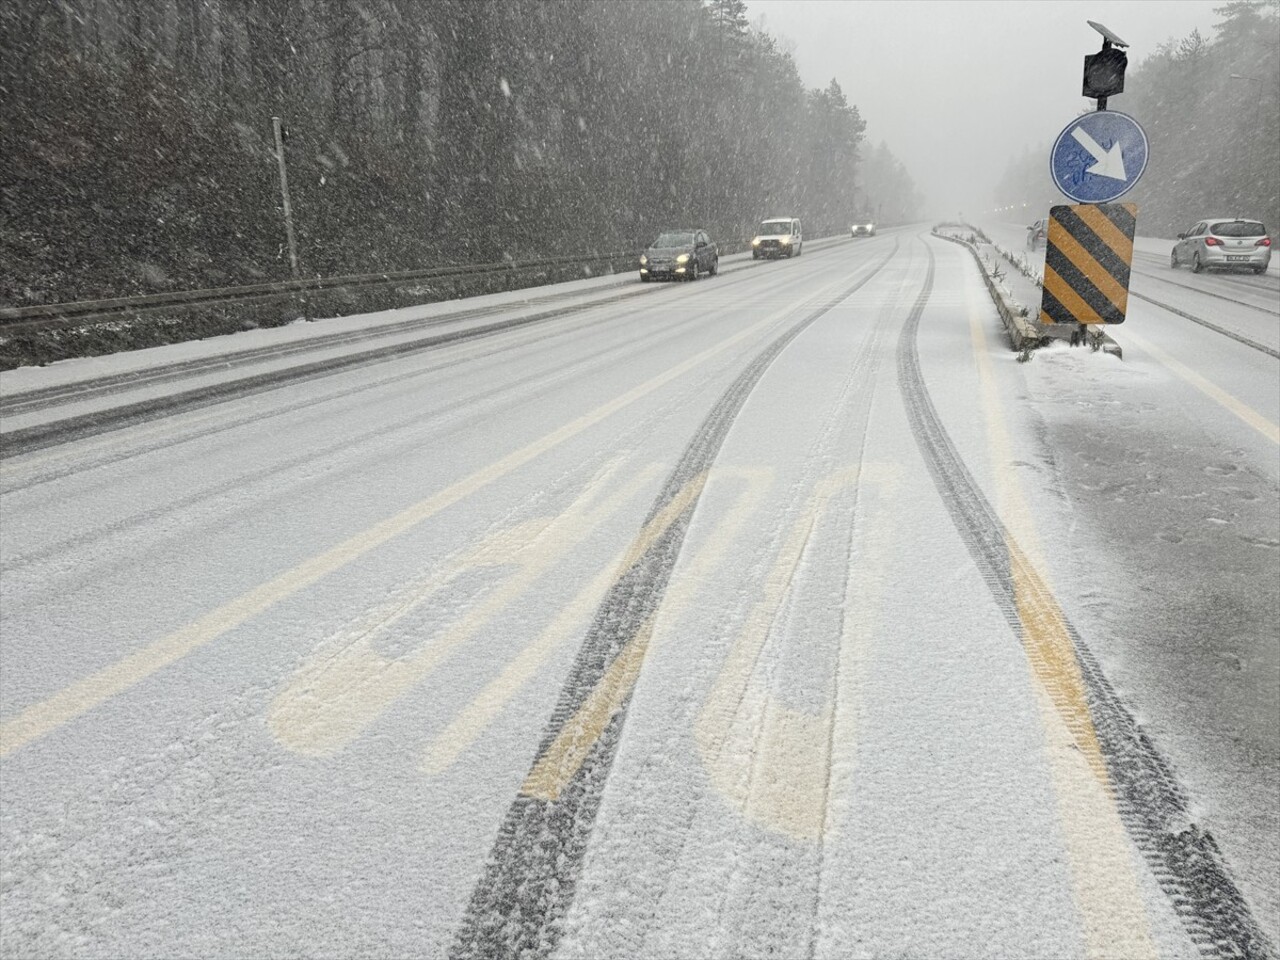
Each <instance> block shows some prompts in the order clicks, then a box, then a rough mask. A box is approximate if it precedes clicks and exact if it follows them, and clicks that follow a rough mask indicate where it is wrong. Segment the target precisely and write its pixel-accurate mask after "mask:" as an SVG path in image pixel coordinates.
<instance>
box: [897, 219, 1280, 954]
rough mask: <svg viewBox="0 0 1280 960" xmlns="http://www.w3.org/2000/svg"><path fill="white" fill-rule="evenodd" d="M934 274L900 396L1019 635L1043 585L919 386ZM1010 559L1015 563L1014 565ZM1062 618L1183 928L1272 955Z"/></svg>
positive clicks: (916, 315) (1105, 740)
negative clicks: (1021, 585) (1027, 595)
mask: <svg viewBox="0 0 1280 960" xmlns="http://www.w3.org/2000/svg"><path fill="white" fill-rule="evenodd" d="M926 246H927V244H926ZM933 273H934V255H933V250H932V248H930V249H929V272H928V275H927V276H926V278H925V283H924V287H923V288H922V289H921V291H920V295H919V297H917V299H916V302H915V304H914V306H913V307H912V309H911V313H910V314H909V315H908V317H907V322H906V323H905V324H904V326H903V328H902V333H901V335H900V336H899V339H898V351H897V352H898V380H899V385H900V388H901V391H902V397H903V402H904V404H905V406H906V409H907V418H908V420H909V421H910V424H911V431H912V433H913V434H914V436H915V438H916V443H917V445H918V446H919V448H920V452H921V454H922V455H923V457H924V461H925V464H926V466H927V467H928V470H929V473H930V475H931V476H932V478H933V481H934V485H935V486H936V487H937V490H938V493H939V495H940V497H941V499H942V501H943V504H944V505H945V506H946V509H947V512H948V514H949V515H950V516H951V519H952V522H953V523H954V524H955V526H956V529H957V531H958V532H959V533H960V537H961V539H962V540H963V541H964V543H965V546H966V547H967V548H968V550H969V553H970V555H971V556H972V557H973V559H974V561H975V563H976V564H977V566H978V569H979V572H980V573H981V576H982V578H983V580H984V581H985V582H986V584H987V586H988V587H989V588H990V590H991V594H992V597H993V598H994V599H995V601H996V604H997V606H998V607H999V609H1000V611H1001V612H1002V614H1003V615H1004V617H1005V620H1006V621H1007V622H1008V623H1009V625H1010V627H1011V628H1012V629H1013V630H1014V631H1015V633H1018V634H1021V632H1022V630H1023V626H1022V622H1021V618H1020V617H1019V613H1018V601H1017V593H1016V583H1017V582H1018V580H1021V581H1022V582H1025V583H1030V584H1031V585H1032V586H1033V587H1037V588H1040V589H1047V588H1046V587H1044V585H1043V584H1042V583H1041V582H1040V580H1039V577H1038V575H1036V574H1035V572H1034V570H1033V569H1031V568H1030V566H1029V564H1027V561H1026V559H1025V557H1023V556H1022V555H1021V551H1019V550H1018V549H1017V547H1016V545H1015V544H1014V541H1013V538H1012V537H1011V535H1010V533H1009V531H1008V530H1006V529H1005V527H1004V524H1003V523H1002V522H1001V520H1000V518H999V516H998V515H997V514H996V512H995V510H994V509H993V508H992V506H991V504H990V503H989V502H988V501H987V499H986V497H985V496H984V495H983V493H982V492H981V490H980V488H979V487H978V485H977V483H976V481H975V480H974V478H973V476H972V474H970V472H969V470H968V468H967V467H966V466H965V464H964V461H963V460H962V458H961V457H960V454H959V451H958V450H957V449H956V447H955V445H954V444H953V442H952V440H951V438H950V436H949V435H948V434H947V432H946V428H945V427H944V426H943V424H942V421H941V419H940V418H939V417H938V413H937V410H936V409H935V408H934V405H933V402H932V400H931V399H930V397H929V392H928V389H927V387H926V386H925V383H924V377H923V375H922V373H921V369H920V358H919V354H918V352H917V348H916V336H917V332H918V330H919V326H920V316H921V314H922V313H923V312H924V308H925V305H926V304H927V303H928V301H929V295H930V293H931V291H932V288H933ZM1015 566H1016V567H1018V568H1019V569H1018V570H1016V571H1015V569H1014V568H1015ZM1015 574H1016V575H1017V578H1018V580H1015ZM1061 616H1062V621H1063V625H1064V627H1065V629H1066V632H1067V634H1068V636H1069V637H1070V639H1071V643H1072V646H1073V647H1074V652H1075V658H1076V661H1077V665H1078V667H1079V671H1080V675H1081V678H1082V680H1083V683H1084V687H1085V695H1086V699H1087V703H1088V709H1089V715H1090V717H1089V718H1090V719H1091V720H1092V726H1093V728H1094V732H1095V734H1096V736H1097V740H1098V743H1099V745H1100V746H1101V750H1102V755H1103V758H1104V761H1105V765H1106V773H1107V775H1108V777H1109V780H1110V783H1111V785H1112V788H1113V790H1114V794H1115V797H1116V802H1117V806H1118V808H1119V813H1120V818H1121V820H1122V822H1123V823H1124V825H1125V828H1126V830H1127V831H1128V833H1129V835H1130V836H1131V837H1132V838H1133V840H1134V842H1135V843H1136V844H1137V846H1138V848H1139V850H1140V851H1141V852H1142V855H1143V857H1144V858H1145V859H1146V861H1147V864H1148V866H1149V867H1150V868H1151V870H1152V873H1153V874H1154V875H1155V878H1156V880H1157V882H1158V883H1159V885H1160V888H1161V889H1162V890H1163V891H1164V892H1165V894H1166V896H1168V898H1169V900H1170V902H1171V903H1172V905H1173V909H1174V911H1175V913H1176V914H1177V915H1178V917H1179V918H1180V919H1181V921H1182V923H1183V925H1184V927H1185V928H1186V930H1187V933H1188V934H1189V936H1190V937H1191V939H1192V940H1193V941H1194V942H1195V943H1196V944H1197V946H1198V947H1199V948H1200V951H1201V953H1202V954H1203V955H1204V956H1208V957H1241V958H1259V960H1261V958H1268V957H1273V956H1275V954H1274V948H1273V947H1272V945H1271V944H1270V943H1269V941H1268V940H1267V938H1266V935H1265V934H1264V933H1263V932H1262V930H1261V928H1260V927H1259V926H1258V924H1257V922H1256V921H1255V920H1254V918H1253V916H1252V914H1251V913H1250V911H1249V907H1248V904H1247V903H1246V902H1245V900H1244V897H1243V895H1242V894H1241V893H1240V891H1239V889H1238V888H1237V887H1236V885H1235V883H1234V882H1233V880H1232V879H1231V875H1230V871H1229V869H1228V867H1227V864H1226V861H1225V858H1224V857H1223V855H1222V853H1221V851H1220V850H1219V849H1218V845H1217V843H1216V842H1215V841H1214V839H1213V837H1212V835H1210V834H1209V833H1208V832H1207V831H1205V830H1203V829H1202V828H1201V827H1200V826H1199V825H1198V824H1196V823H1195V822H1194V821H1193V819H1192V815H1191V811H1190V808H1189V803H1188V799H1187V796H1186V794H1185V793H1184V792H1183V789H1182V786H1181V784H1180V783H1179V781H1178V779H1177V776H1176V775H1175V774H1174V772H1173V770H1172V769H1171V768H1170V766H1169V764H1168V762H1167V761H1166V760H1165V759H1164V757H1163V756H1162V755H1161V754H1160V752H1159V750H1158V749H1157V748H1156V746H1155V745H1154V744H1153V743H1152V742H1151V740H1150V739H1149V738H1148V737H1147V735H1146V734H1145V733H1144V732H1143V730H1142V729H1141V727H1140V726H1139V725H1138V723H1137V721H1136V720H1135V719H1134V717H1133V715H1132V714H1131V713H1130V712H1129V711H1128V709H1127V708H1126V707H1125V706H1124V704H1123V703H1122V702H1121V700H1120V698H1119V697H1118V696H1117V694H1116V693H1115V691H1114V689H1113V688H1112V687H1111V684H1110V682H1109V681H1108V680H1107V678H1106V677H1105V676H1104V675H1103V672H1102V670H1101V668H1100V666H1099V665H1098V662H1097V660H1096V659H1095V658H1094V656H1093V654H1092V652H1091V651H1090V650H1089V648H1088V647H1087V646H1086V645H1085V643H1084V641H1083V639H1082V638H1081V637H1080V635H1079V633H1078V632H1077V631H1076V629H1075V627H1074V626H1073V625H1072V624H1071V623H1070V622H1069V621H1068V620H1067V618H1066V615H1065V613H1063V614H1062V615H1061ZM1050 693H1051V695H1052V691H1050ZM1069 726H1070V724H1069ZM1074 732H1075V731H1074V730H1073V733H1074Z"/></svg>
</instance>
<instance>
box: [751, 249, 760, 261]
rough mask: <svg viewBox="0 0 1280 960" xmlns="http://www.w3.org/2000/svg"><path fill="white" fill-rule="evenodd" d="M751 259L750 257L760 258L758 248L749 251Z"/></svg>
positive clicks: (753, 258)
mask: <svg viewBox="0 0 1280 960" xmlns="http://www.w3.org/2000/svg"><path fill="white" fill-rule="evenodd" d="M751 259H752V260H759V259H760V251H759V250H752V251H751Z"/></svg>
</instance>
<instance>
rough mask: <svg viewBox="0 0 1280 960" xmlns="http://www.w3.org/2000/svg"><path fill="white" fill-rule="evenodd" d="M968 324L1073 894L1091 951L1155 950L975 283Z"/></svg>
mask: <svg viewBox="0 0 1280 960" xmlns="http://www.w3.org/2000/svg"><path fill="white" fill-rule="evenodd" d="M968 299H969V333H970V339H971V341H972V346H973V355H974V359H975V362H976V364H977V370H978V381H979V388H980V390H981V395H982V406H983V410H984V412H985V414H986V426H987V443H988V445H989V447H990V450H991V464H992V472H993V474H994V476H995V482H996V491H997V503H998V510H999V514H1000V518H1001V520H1002V521H1003V523H1004V525H1005V529H1006V530H1008V531H1009V537H1008V539H1007V542H1006V546H1007V547H1008V551H1009V567H1010V570H1011V573H1012V577H1013V587H1014V597H1015V602H1016V606H1017V611H1018V618H1019V620H1020V621H1021V623H1022V641H1023V645H1024V647H1025V649H1026V652H1027V661H1028V663H1029V665H1030V668H1031V672H1032V675H1033V676H1034V677H1035V679H1036V684H1035V696H1036V702H1037V704H1038V706H1039V708H1040V718H1041V723H1042V726H1043V728H1044V734H1045V750H1046V754H1047V759H1048V766H1049V775H1050V779H1051V781H1052V783H1053V789H1054V795H1055V796H1056V797H1057V801H1058V815H1059V824H1060V826H1061V827H1062V833H1063V839H1064V842H1065V845H1066V848H1067V857H1068V861H1069V867H1070V872H1071V879H1072V889H1073V892H1074V896H1075V901H1076V904H1077V906H1078V907H1079V909H1080V915H1081V917H1082V919H1083V921H1084V928H1085V929H1084V940H1085V948H1086V950H1087V952H1088V955H1089V957H1091V958H1102V957H1125V958H1133V960H1141V958H1148V957H1151V958H1154V957H1155V955H1156V953H1155V945H1154V944H1153V943H1152V940H1151V931H1150V925H1149V921H1148V919H1147V914H1146V908H1145V906H1144V905H1143V900H1142V893H1141V890H1140V889H1139V886H1138V879H1137V871H1136V868H1135V864H1134V859H1133V850H1132V846H1131V843H1130V841H1129V838H1128V835H1127V834H1126V833H1125V829H1124V824H1123V823H1122V821H1121V820H1120V814H1119V811H1118V810H1117V809H1116V803H1115V797H1114V795H1113V793H1112V787H1111V781H1110V777H1109V775H1108V773H1107V768H1106V760H1105V758H1104V757H1103V755H1102V749H1101V747H1100V746H1099V743H1098V736H1097V732H1096V731H1095V729H1094V727H1093V719H1092V716H1091V715H1090V713H1089V706H1088V701H1087V699H1086V697H1085V690H1084V681H1083V679H1082V678H1081V676H1080V668H1079V664H1078V661H1077V660H1076V656H1075V644H1074V642H1073V641H1072V639H1071V635H1070V634H1069V633H1068V631H1067V627H1066V622H1065V619H1064V618H1063V615H1062V610H1061V608H1060V607H1059V606H1058V602H1057V600H1056V599H1055V598H1054V596H1053V592H1052V590H1051V589H1050V587H1049V586H1048V581H1047V578H1046V577H1045V576H1044V575H1043V574H1042V573H1041V572H1040V569H1041V568H1042V567H1043V564H1042V563H1041V562H1040V548H1039V538H1038V537H1037V535H1036V530H1035V525H1034V522H1033V521H1032V518H1031V511H1030V508H1029V507H1028V505H1027V502H1026V499H1025V498H1024V496H1023V494H1022V488H1021V486H1020V485H1019V483H1018V478H1017V476H1016V474H1015V472H1014V470H1015V468H1014V467H1013V461H1014V457H1013V454H1012V449H1013V448H1012V444H1011V442H1010V440H1009V434H1008V430H1007V428H1006V426H1005V422H1004V418H1003V416H1002V414H1001V409H1002V405H1001V399H1000V392H999V389H998V388H997V386H996V381H995V373H994V371H993V369H992V365H991V356H990V347H989V344H988V342H987V337H986V332H985V328H984V324H985V323H986V320H987V318H988V317H989V316H990V315H991V307H990V304H987V303H983V302H981V300H985V295H983V297H982V298H981V299H980V298H979V294H978V292H977V291H974V290H973V289H972V288H970V291H969V295H968Z"/></svg>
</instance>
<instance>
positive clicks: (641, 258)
mask: <svg viewBox="0 0 1280 960" xmlns="http://www.w3.org/2000/svg"><path fill="white" fill-rule="evenodd" d="M648 262H649V258H648V257H646V256H645V255H644V254H641V255H640V266H642V267H643V266H644V265H645V264H646V263H648Z"/></svg>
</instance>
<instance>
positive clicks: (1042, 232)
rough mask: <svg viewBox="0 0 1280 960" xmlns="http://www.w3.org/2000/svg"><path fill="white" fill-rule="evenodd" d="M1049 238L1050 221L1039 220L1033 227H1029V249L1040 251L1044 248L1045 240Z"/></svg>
mask: <svg viewBox="0 0 1280 960" xmlns="http://www.w3.org/2000/svg"><path fill="white" fill-rule="evenodd" d="M1048 236H1049V221H1048V220H1037V221H1036V222H1035V223H1033V224H1031V226H1029V227H1027V249H1028V250H1038V249H1040V247H1042V246H1044V243H1045V238H1046V237H1048Z"/></svg>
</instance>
